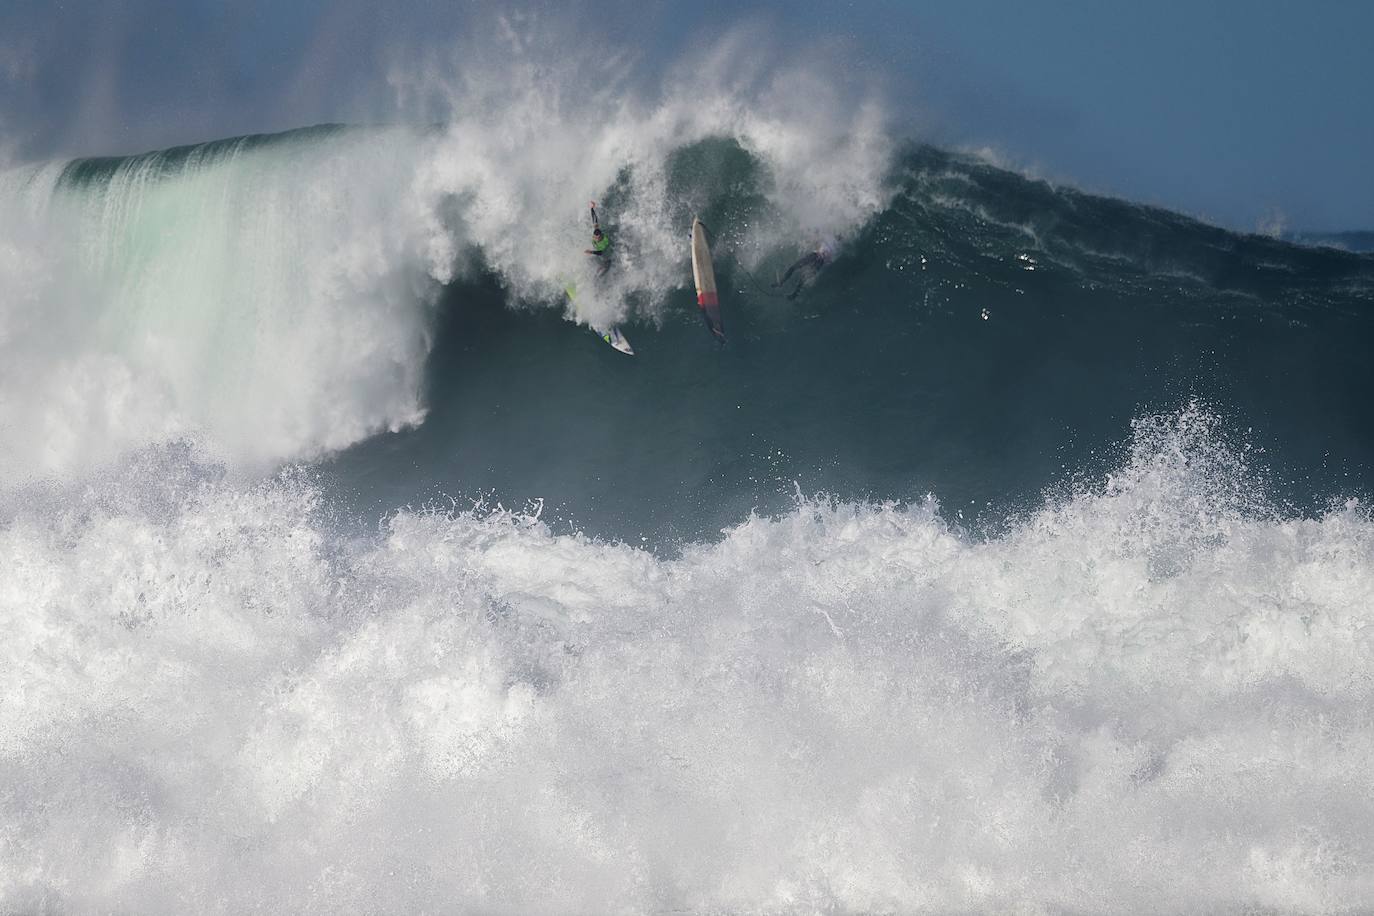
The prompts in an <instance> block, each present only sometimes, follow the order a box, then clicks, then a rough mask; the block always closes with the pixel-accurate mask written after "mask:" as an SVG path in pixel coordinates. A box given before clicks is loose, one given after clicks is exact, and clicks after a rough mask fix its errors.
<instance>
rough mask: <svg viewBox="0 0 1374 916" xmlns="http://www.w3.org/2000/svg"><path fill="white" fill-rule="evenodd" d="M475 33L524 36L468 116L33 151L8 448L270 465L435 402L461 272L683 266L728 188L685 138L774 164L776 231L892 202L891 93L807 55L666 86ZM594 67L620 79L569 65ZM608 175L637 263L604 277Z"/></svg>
mask: <svg viewBox="0 0 1374 916" xmlns="http://www.w3.org/2000/svg"><path fill="white" fill-rule="evenodd" d="M474 48H476V49H479V50H474V52H473V53H474V54H478V53H483V54H486V55H488V56H490V55H493V54H496V55H498V56H499V61H496V60H493V67H492V68H491V69H487V68H485V67H482V66H479V63H480V61H481V59H482V58H477V59H474V60H470V61H467V62H466V66H465V69H464V70H463V71H462V72H463V73H464V74H466V76H467V79H466V80H465V81H464V82H463V83H462V84H461V85H447V84H439V85H437V86H429V88H428V90H427V91H428V92H430V93H431V94H433V93H436V92H438V93H440V94H443V95H444V96H445V98H447V99H448V100H449V107H448V108H447V109H446V110H445V112H444V114H445V117H446V122H445V126H443V127H437V128H432V129H429V130H424V131H414V130H409V129H402V128H396V129H386V130H381V129H339V128H315V129H311V130H304V131H296V132H293V133H290V134H284V135H279V136H272V137H255V138H244V139H239V140H233V141H224V142H218V143H209V144H204V145H201V146H195V147H186V148H180V149H175V150H170V151H166V152H160V153H153V154H148V155H143V156H134V157H129V158H123V159H109V160H100V159H97V160H79V161H76V162H72V163H69V164H66V165H61V164H58V165H52V166H47V167H40V168H25V169H20V170H15V171H11V172H9V173H7V174H6V175H5V176H4V177H3V180H0V207H3V216H4V219H3V223H4V230H3V232H4V235H3V236H0V252H2V253H3V254H0V271H3V273H0V284H2V286H0V288H3V289H4V290H5V304H4V314H3V317H2V318H0V332H2V333H3V336H2V337H0V359H2V360H3V368H2V369H0V372H4V373H5V375H4V383H5V384H4V391H5V392H7V396H6V397H5V400H4V401H0V425H3V426H4V427H5V428H7V429H10V430H12V434H11V435H10V436H8V437H7V438H6V441H5V444H4V446H3V453H0V459H3V461H4V463H5V465H6V466H8V467H10V468H13V469H14V470H15V471H16V472H17V473H18V475H19V476H21V477H33V476H42V475H51V474H56V475H65V474H69V473H73V472H76V471H80V470H83V469H89V468H92V467H95V466H98V465H100V464H101V463H103V462H108V461H112V460H116V459H118V458H119V457H120V456H121V455H122V454H125V453H127V452H129V451H131V450H136V449H137V448H139V447H141V446H144V445H147V444H159V443H166V442H171V441H193V442H195V443H197V445H198V446H200V447H201V448H202V449H204V450H205V451H206V452H207V454H209V455H212V456H214V457H215V458H216V459H217V460H220V461H223V462H226V463H228V464H229V465H230V466H231V467H234V468H237V469H244V470H248V471H250V472H258V471H262V470H264V469H270V468H271V467H272V466H274V465H276V464H278V463H280V462H284V461H290V460H294V459H301V458H313V457H317V456H319V455H320V454H322V453H326V452H330V451H334V450H337V449H340V448H342V447H345V446H347V445H350V444H352V443H355V442H358V441H360V440H361V439H364V438H366V437H367V436H369V435H371V434H373V433H375V432H377V431H379V430H384V429H390V430H396V429H399V428H403V427H407V426H411V425H413V424H415V423H416V422H418V421H419V419H420V418H421V417H423V415H424V411H425V397H424V392H423V391H422V390H421V387H422V374H423V366H424V360H425V356H426V354H427V353H428V351H429V348H430V346H431V344H432V323H433V314H434V305H435V302H436V298H437V292H438V290H439V288H440V285H441V284H451V283H452V282H453V281H455V279H462V278H473V277H477V276H480V275H482V274H483V273H484V272H486V273H489V274H491V275H494V276H496V277H498V278H499V279H500V282H501V284H502V286H503V288H504V289H505V290H506V291H507V292H508V294H509V295H510V296H511V297H512V298H513V299H514V300H516V301H520V302H525V303H544V304H551V303H552V304H556V305H557V307H558V308H559V309H560V310H561V309H562V308H563V307H564V306H565V305H566V301H565V300H564V298H563V289H564V287H565V286H567V285H568V284H569V283H577V282H579V281H583V282H582V285H583V295H581V296H579V297H578V300H577V304H576V308H575V310H574V311H573V312H572V314H571V317H573V318H575V319H576V320H578V321H580V322H583V323H590V324H595V325H597V326H603V327H604V326H607V325H609V324H611V323H613V322H615V321H617V320H621V319H623V318H625V317H626V316H627V315H629V314H631V313H632V312H633V313H636V314H638V315H640V316H641V317H648V318H650V319H652V318H653V317H655V316H657V315H658V314H659V313H660V311H661V306H662V302H663V299H664V296H665V292H666V291H668V290H672V289H675V288H677V287H678V286H680V285H681V284H682V282H683V281H682V270H681V262H682V257H683V250H684V249H683V246H682V243H681V239H682V237H683V235H684V233H685V231H686V228H685V227H687V226H690V222H691V215H692V213H693V212H694V211H698V210H702V209H703V208H706V207H708V206H709V205H710V203H711V202H712V201H715V200H719V199H721V198H722V197H724V196H725V195H726V191H725V189H721V188H717V187H716V186H715V179H716V177H717V176H716V175H713V174H711V172H710V170H709V168H694V167H693V163H694V162H697V161H698V160H699V159H700V156H696V157H694V156H692V155H688V156H687V158H686V160H684V159H683V158H682V155H681V154H682V153H683V151H685V150H691V149H692V148H694V147H699V146H701V145H702V144H705V145H706V146H707V147H709V146H711V144H713V143H714V144H716V145H718V146H720V147H721V148H722V149H724V150H725V151H726V154H727V155H730V154H737V155H741V156H744V157H746V158H748V159H749V160H750V162H751V163H753V167H754V168H755V170H756V174H755V179H754V182H753V187H752V188H751V195H752V196H751V198H750V203H751V205H752V207H753V210H754V212H758V213H767V214H769V215H770V219H769V220H767V221H766V223H764V224H763V225H766V233H768V234H776V233H786V234H787V235H789V236H792V235H795V234H796V232H797V231H799V229H800V227H802V226H815V225H817V224H818V222H819V221H823V222H824V223H825V225H826V226H827V227H828V228H829V229H830V230H831V231H840V230H844V229H852V228H854V227H856V226H858V225H859V224H860V223H861V222H862V221H863V220H864V219H866V218H867V217H868V216H870V215H871V214H873V213H875V212H877V211H878V210H879V209H880V208H881V206H882V203H883V200H884V194H885V192H884V190H883V179H884V177H885V174H886V170H887V168H888V165H889V158H888V154H889V151H890V143H889V142H888V140H887V139H886V137H887V135H886V133H885V132H884V131H883V130H882V126H883V125H882V116H881V112H880V109H879V108H878V107H877V105H876V103H874V102H871V101H865V100H863V99H858V100H857V101H856V102H854V104H852V105H849V104H848V102H847V101H846V100H842V99H840V98H839V97H838V96H837V94H836V92H835V91H834V90H831V89H829V88H827V86H826V84H825V82H824V81H823V80H818V79H817V77H815V76H814V75H812V76H806V75H805V73H804V71H796V72H782V73H767V74H760V75H758V76H757V78H756V79H753V80H747V81H744V82H743V83H741V82H740V81H739V79H738V78H734V79H732V81H731V82H729V83H715V84H710V83H706V82H703V81H702V80H700V79H698V80H697V81H696V82H695V84H694V88H693V91H692V92H691V93H690V94H688V93H684V92H676V91H673V90H672V88H671V87H672V85H673V84H672V82H671V81H669V82H667V83H665V84H664V86H665V88H663V89H661V90H657V91H654V92H651V93H650V92H642V91H640V92H636V91H632V90H631V88H630V85H629V84H628V77H627V75H626V74H624V73H621V74H620V75H619V76H617V75H616V74H615V73H614V72H612V71H613V70H614V67H615V61H611V62H610V63H609V64H606V63H600V62H590V63H589V61H588V59H587V58H586V57H585V56H578V55H573V56H571V57H568V58H567V60H566V61H565V62H564V63H562V64H561V65H560V64H558V63H557V60H558V59H557V58H552V60H553V61H554V63H550V60H551V58H549V57H547V56H546V54H547V52H548V48H546V47H544V46H543V45H537V44H534V43H533V39H531V38H529V37H528V36H525V35H523V34H521V33H517V32H516V31H513V30H511V31H509V32H508V34H507V35H506V36H505V39H504V40H503V41H502V42H500V43H498V46H497V51H493V50H492V49H491V48H489V47H487V46H486V45H474ZM483 48H485V49H486V50H484V51H481V50H480V49H483ZM729 50H730V46H729V43H727V44H726V45H725V46H724V47H723V48H721V49H717V50H716V51H715V52H713V53H716V54H722V53H726V52H727V51H729ZM587 68H590V70H589V71H588V72H583V71H584V70H586V69H587ZM491 72H499V74H500V77H499V78H482V74H483V73H491ZM589 73H590V75H592V76H593V77H594V81H593V83H592V85H594V86H595V87H596V88H595V89H594V90H592V91H589V92H586V93H570V92H567V91H566V90H565V88H564V87H565V84H568V85H571V84H573V81H574V80H575V79H576V80H578V84H585V83H586V82H587V77H588V75H589ZM842 102H844V104H843V105H842ZM706 165H707V166H709V165H710V157H708V158H707V162H706ZM591 197H597V198H602V199H603V202H604V204H605V206H604V207H603V213H606V214H607V216H608V220H609V221H608V225H609V226H610V227H611V230H612V232H613V233H614V235H615V239H616V258H617V265H618V269H617V270H616V271H615V272H614V274H613V275H612V276H611V277H610V278H609V280H608V281H607V282H605V283H602V284H600V286H599V288H598V289H596V290H595V291H592V290H591V288H590V284H589V283H587V282H585V281H587V280H588V279H589V273H588V271H587V265H586V263H585V262H586V258H585V256H584V255H583V254H582V250H583V248H584V247H585V246H586V245H587V244H588V242H587V235H588V233H589V227H588V224H587V216H586V212H587V210H586V206H587V204H586V202H587V200H588V198H591ZM20 391H22V392H23V396H22V397H19V396H18V392H20Z"/></svg>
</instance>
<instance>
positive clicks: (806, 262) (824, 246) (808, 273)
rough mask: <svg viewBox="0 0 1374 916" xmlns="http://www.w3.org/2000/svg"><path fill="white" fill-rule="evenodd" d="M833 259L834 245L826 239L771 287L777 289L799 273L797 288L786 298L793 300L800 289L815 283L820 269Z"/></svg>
mask: <svg viewBox="0 0 1374 916" xmlns="http://www.w3.org/2000/svg"><path fill="white" fill-rule="evenodd" d="M834 259H835V243H834V242H833V241H831V240H829V239H827V240H826V241H824V242H821V244H820V245H818V246H817V247H816V250H815V251H808V252H807V253H806V254H804V255H802V256H801V257H800V258H798V259H797V262H796V263H795V264H793V265H792V266H791V267H789V268H787V273H785V274H783V275H782V276H781V277H779V278H778V282H777V283H774V284H773V286H774V287H779V286H782V285H784V284H785V283H787V281H788V280H790V279H792V274H794V273H797V272H798V271H800V272H801V279H800V280H798V281H797V288H796V289H794V290H792V292H791V294H790V295H788V297H787V298H788V299H795V298H797V296H798V294H800V293H801V291H802V287H804V286H810V285H811V284H812V283H815V282H816V277H817V276H819V275H820V272H821V268H823V267H825V265H827V264H829V263H830V262H831V261H833V260H834Z"/></svg>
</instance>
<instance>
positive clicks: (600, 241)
mask: <svg viewBox="0 0 1374 916" xmlns="http://www.w3.org/2000/svg"><path fill="white" fill-rule="evenodd" d="M610 250H611V239H610V236H608V235H606V233H604V232H602V231H601V223H599V222H597V219H596V201H592V247H590V248H588V249H586V253H587V254H590V255H595V256H596V257H597V258H600V262H599V263H598V264H597V267H596V275H597V276H598V277H599V276H601V275H602V274H604V273H605V272H606V271H608V270H610V269H611V254H610Z"/></svg>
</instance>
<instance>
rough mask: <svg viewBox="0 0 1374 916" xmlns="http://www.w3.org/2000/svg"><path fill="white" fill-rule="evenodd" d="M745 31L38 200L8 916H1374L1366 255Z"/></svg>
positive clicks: (123, 163) (3, 280) (130, 163)
mask: <svg viewBox="0 0 1374 916" xmlns="http://www.w3.org/2000/svg"><path fill="white" fill-rule="evenodd" d="M747 37H748V36H736V37H734V38H732V39H730V40H727V41H726V42H724V43H723V44H721V45H719V46H716V47H713V48H711V49H709V51H707V52H705V56H704V57H703V58H699V59H691V60H685V61H683V62H682V63H681V65H680V66H681V68H682V70H683V72H685V71H687V70H690V71H692V72H698V71H700V72H706V73H728V74H730V76H729V78H728V79H727V78H725V77H720V78H718V79H717V80H716V81H715V82H714V83H712V84H710V85H708V86H706V87H705V88H704V90H703V92H704V94H703V96H701V97H699V98H698V97H693V98H691V99H689V98H687V97H686V96H684V95H682V94H680V93H677V92H675V91H674V90H673V89H672V88H671V87H673V86H675V85H678V84H680V82H681V81H680V80H675V79H674V78H673V77H674V75H675V74H674V73H673V72H671V71H670V73H669V76H668V78H666V79H665V80H664V81H663V87H664V88H662V89H660V90H658V91H657V92H655V93H653V94H648V93H646V92H643V91H639V90H633V89H631V88H630V87H631V86H633V85H634V79H635V78H637V77H636V74H635V73H634V71H633V68H632V67H631V66H630V64H629V63H627V62H626V61H624V60H622V59H619V58H617V57H615V56H614V55H601V56H586V57H579V56H577V55H566V54H564V55H558V54H551V53H549V49H548V48H547V47H544V46H541V45H540V44H539V43H538V42H536V41H534V40H533V39H531V38H530V37H529V36H527V35H524V34H522V33H520V32H519V31H518V30H512V31H510V32H509V34H507V35H506V36H505V38H504V41H503V42H501V43H498V46H497V47H496V48H495V49H493V50H491V51H489V52H485V53H486V54H487V55H488V56H487V57H482V56H481V55H482V53H483V52H481V51H480V50H474V51H473V53H474V54H475V55H477V60H476V62H475V63H473V64H471V65H470V66H466V67H463V68H459V69H458V70H457V71H454V72H457V73H459V74H460V76H459V77H457V78H452V79H448V78H442V79H437V80H436V78H433V74H431V75H430V76H431V78H430V79H428V80H426V81H424V82H423V83H414V84H413V83H410V82H407V81H406V80H405V79H403V78H401V77H396V78H395V79H396V88H397V91H398V92H400V93H402V94H406V93H421V94H427V98H428V101H427V102H426V106H428V107H424V108H423V110H424V111H426V112H430V111H433V110H434V109H433V107H432V106H433V104H434V98H438V99H439V100H440V101H441V103H442V104H441V105H440V106H439V108H440V109H441V110H439V111H437V112H436V113H435V118H434V119H433V120H428V121H425V120H416V122H415V123H417V124H425V125H427V126H404V125H395V126H343V125H323V126H318V127H310V128H304V129H301V130H295V131H290V132H287V133H283V134H273V135H262V136H252V137H239V138H231V139H226V140H219V141H214V142H208V143H204V144H199V145H193V146H187V147H179V148H176V149H171V150H165V151H160V152H151V153H145V154H139V155H132V156H121V157H109V158H88V159H78V160H72V161H64V162H52V163H38V164H22V165H16V166H13V167H11V168H10V169H8V170H7V171H4V172H3V173H0V477H2V478H3V479H0V632H3V634H4V635H3V637H0V774H2V777H3V778H0V912H6V913H9V912H14V913H30V912H63V913H66V912H72V913H82V912H120V913H124V912H128V913H179V912H187V911H194V912H223V913H238V912H245V911H250V910H256V911H267V912H300V913H314V912H320V913H324V912H340V911H344V912H378V913H414V912H436V911H437V912H463V913H568V912H576V913H603V912H617V913H665V912H675V913H676V912H693V913H795V912H800V913H913V912H939V913H944V912H986V911H1015V912H1025V913H1069V912H1113V913H1139V912H1177V913H1182V912H1235V913H1254V912H1265V913H1268V912H1273V913H1289V912H1294V913H1351V912H1362V911H1366V909H1367V901H1368V900H1370V899H1371V897H1374V832H1371V830H1370V829H1369V825H1370V824H1371V823H1374V793H1371V791H1370V781H1369V773H1370V772H1371V770H1372V769H1374V728H1371V726H1370V722H1371V721H1374V719H1372V718H1371V717H1372V716H1374V677H1372V676H1371V671H1372V670H1374V669H1372V668H1371V661H1374V626H1371V624H1372V623H1374V617H1372V616H1371V615H1374V518H1371V516H1370V512H1369V509H1368V499H1369V493H1370V489H1371V487H1370V484H1371V481H1374V438H1371V436H1370V435H1369V432H1368V430H1369V428H1370V427H1369V425H1368V421H1369V420H1371V419H1374V418H1371V415H1370V408H1369V406H1368V402H1367V392H1368V391H1369V390H1371V387H1372V386H1374V375H1372V374H1371V373H1374V369H1371V367H1370V365H1369V361H1368V359H1367V354H1368V352H1369V349H1368V348H1369V344H1370V343H1371V342H1374V313H1371V311H1370V308H1371V306H1374V258H1371V257H1370V256H1368V255H1360V254H1353V253H1350V252H1344V251H1336V250H1332V249H1322V248H1315V247H1312V248H1304V247H1299V246H1295V245H1291V244H1288V243H1286V242H1282V241H1279V240H1275V239H1269V238H1262V237H1257V236H1246V235H1241V234H1236V233H1233V232H1229V231H1226V230H1223V229H1220V228H1217V227H1214V226H1209V225H1206V224H1203V223H1200V222H1196V221H1194V220H1191V219H1188V218H1186V217H1183V216H1179V215H1177V214H1172V213H1167V212H1164V211H1161V210H1157V209H1153V208H1149V207H1142V206H1138V205H1135V204H1131V203H1128V202H1125V201H1118V200H1112V199H1108V198H1102V197H1094V196H1092V195H1088V194H1084V193H1081V192H1079V191H1076V190H1074V189H1072V188H1065V187H1059V186H1056V185H1054V184H1051V183H1049V182H1045V181H1042V180H1035V179H1031V178H1027V177H1025V176H1023V175H1020V174H1017V173H1015V172H1012V171H1007V170H1004V169H1002V168H999V167H997V166H995V165H993V164H991V163H990V162H989V161H987V157H984V156H979V155H974V154H966V153H958V152H950V151H943V150H938V149H934V148H932V147H928V146H921V145H919V144H917V143H915V142H913V141H910V140H908V139H907V138H906V136H905V135H904V134H903V133H902V132H901V130H899V129H898V128H896V127H895V126H894V125H893V124H892V123H891V122H890V120H889V119H888V117H887V116H886V115H885V113H884V107H883V105H882V103H881V100H880V99H879V98H877V97H876V96H874V95H872V94H871V93H870V92H869V91H868V88H867V87H863V86H854V85H852V84H849V83H847V82H846V81H845V79H843V78H842V77H840V76H837V75H835V74H825V75H822V71H821V70H818V69H817V68H816V67H815V66H811V67H808V68H807V69H805V70H798V69H795V68H789V67H787V66H785V65H783V64H782V63H780V62H779V61H777V60H768V59H764V58H762V57H760V56H759V55H754V56H752V57H751V55H750V54H748V53H747V50H748V46H747V41H746V40H747ZM726 59H729V60H731V61H740V62H742V63H740V64H738V65H736V66H732V67H728V68H727V67H724V66H719V65H718V64H719V62H720V61H722V60H726ZM498 62H499V65H500V72H501V73H502V74H503V79H502V80H501V81H500V82H499V83H496V82H490V81H483V80H482V79H480V77H479V76H478V74H481V73H483V72H492V71H493V69H494V68H495V67H496V66H497V63H498ZM589 74H591V77H589ZM571 85H579V86H580V85H590V86H593V87H596V88H595V89H593V90H592V91H589V92H586V93H570V92H564V91H561V90H560V89H559V88H558V87H563V86H571ZM589 198H595V199H597V200H598V203H599V204H600V206H601V209H602V212H603V214H605V215H604V216H603V219H604V220H606V221H607V224H608V226H609V227H610V231H611V234H612V237H613V239H614V240H615V245H616V263H615V268H614V270H613V271H612V273H611V274H610V276H609V277H608V278H607V281H606V283H604V284H603V285H601V286H599V287H595V290H596V292H595V294H594V295H588V296H585V297H582V296H579V304H578V306H577V308H573V307H571V306H570V305H569V304H568V303H567V301H566V299H565V298H564V297H563V295H562V289H563V286H564V284H565V283H566V282H568V280H569V279H577V280H579V281H581V282H589V281H588V278H587V277H586V273H587V265H586V264H585V263H584V262H585V260H586V259H585V257H584V256H583V255H582V253H581V252H582V249H583V247H585V245H586V236H587V231H588V226H587V222H586V209H585V208H586V202H587V200H588V199H589ZM693 214H700V215H702V216H703V218H704V219H706V220H707V222H708V224H710V225H711V226H712V227H713V229H714V230H715V231H716V234H717V236H718V239H719V240H718V242H717V255H716V257H717V269H718V272H719V277H720V281H721V288H722V302H723V311H724V314H725V322H726V330H727V334H728V335H729V337H730V343H729V345H727V346H726V347H724V348H720V347H717V346H716V345H715V344H714V342H712V341H711V340H710V339H709V335H707V333H706V332H705V330H704V329H703V328H702V327H701V324H700V321H699V319H698V318H697V316H696V315H695V305H694V300H693V296H692V293H691V290H690V283H691V274H690V268H689V267H688V265H687V260H686V252H687V245H686V240H687V230H688V227H689V226H690V220H691V216H692V215H693ZM832 235H833V236H835V237H838V238H839V239H840V254H839V257H838V258H837V259H836V261H835V263H834V264H833V265H832V266H830V267H829V268H827V270H826V271H825V272H824V273H822V274H821V276H820V277H819V278H818V280H817V282H816V283H815V284H814V285H813V286H811V287H809V288H808V289H806V290H805V291H803V293H802V294H801V295H800V296H799V297H798V299H797V300H796V301H795V302H792V301H788V300H786V299H783V298H781V297H779V296H778V295H777V294H776V292H774V291H773V290H772V289H771V288H770V285H769V284H770V281H771V280H772V278H773V277H774V276H775V275H776V274H777V273H778V272H780V271H781V270H783V269H785V267H786V266H787V265H788V264H789V263H790V262H791V261H792V260H794V259H795V258H796V257H797V256H798V255H800V254H802V253H804V252H805V251H806V250H807V249H808V247H810V246H811V245H813V244H815V243H816V242H817V241H818V240H819V239H821V238H823V237H827V236H832ZM589 286H590V284H589ZM579 288H581V287H579ZM607 322H619V323H621V324H622V326H623V327H624V328H625V329H626V332H627V334H629V335H630V337H631V340H632V341H633V342H634V344H635V347H636V351H637V353H638V354H639V355H638V356H636V357H635V358H634V359H633V360H629V359H627V358H625V357H623V356H621V355H620V354H618V353H615V352H614V351H612V350H610V348H608V347H606V346H605V345H604V344H603V343H601V342H600V341H599V340H598V339H597V338H596V337H595V336H594V335H592V334H590V333H589V332H588V330H587V327H588V326H589V325H596V326H602V325H604V324H606V323H607Z"/></svg>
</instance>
